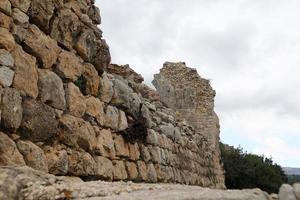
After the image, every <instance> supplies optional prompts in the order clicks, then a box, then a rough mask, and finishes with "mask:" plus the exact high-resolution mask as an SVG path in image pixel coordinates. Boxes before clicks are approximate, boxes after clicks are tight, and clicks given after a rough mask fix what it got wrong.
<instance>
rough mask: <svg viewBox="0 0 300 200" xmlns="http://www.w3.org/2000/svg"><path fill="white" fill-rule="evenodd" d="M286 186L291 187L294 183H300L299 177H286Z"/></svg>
mask: <svg viewBox="0 0 300 200" xmlns="http://www.w3.org/2000/svg"><path fill="white" fill-rule="evenodd" d="M287 177H288V184H290V185H293V184H294V183H300V175H287Z"/></svg>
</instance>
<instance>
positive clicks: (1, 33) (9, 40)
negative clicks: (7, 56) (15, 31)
mask: <svg viewBox="0 0 300 200" xmlns="http://www.w3.org/2000/svg"><path fill="white" fill-rule="evenodd" d="M15 47H16V42H15V39H14V37H13V36H12V34H11V33H10V32H9V31H8V30H7V29H6V28H1V27H0V48H2V49H5V50H7V51H9V52H10V51H12V50H13V49H14V48H15Z"/></svg>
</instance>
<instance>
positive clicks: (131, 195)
mask: <svg viewBox="0 0 300 200" xmlns="http://www.w3.org/2000/svg"><path fill="white" fill-rule="evenodd" d="M0 199H5V200H10V199H24V200H35V199H42V200H63V199H64V200H69V199H78V200H79V199H83V200H169V199H170V200H268V199H270V197H269V196H268V195H267V194H266V193H264V192H263V191H261V190H259V189H253V190H213V189H208V188H201V187H198V186H187V185H177V184H146V183H132V182H104V181H91V182H83V181H82V180H81V179H79V178H76V177H57V176H53V175H49V174H46V173H44V172H40V171H36V170H33V169H31V168H29V167H0Z"/></svg>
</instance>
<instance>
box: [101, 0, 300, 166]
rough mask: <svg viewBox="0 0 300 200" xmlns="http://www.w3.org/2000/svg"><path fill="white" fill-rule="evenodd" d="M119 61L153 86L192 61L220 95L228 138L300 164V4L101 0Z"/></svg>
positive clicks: (287, 0) (291, 0) (278, 0)
mask: <svg viewBox="0 0 300 200" xmlns="http://www.w3.org/2000/svg"><path fill="white" fill-rule="evenodd" d="M96 4H97V5H98V6H99V7H100V10H101V16H102V25H101V29H102V30H103V32H104V38H105V39H106V40H107V42H108V44H109V46H110V50H111V55H112V62H114V63H117V64H130V66H131V67H132V68H133V69H134V70H136V71H137V72H138V73H140V74H142V75H143V76H144V77H145V81H146V83H148V84H150V82H151V81H152V79H153V74H155V73H158V71H159V69H160V68H161V67H162V64H163V63H164V62H165V61H185V62H186V63H187V65H188V66H190V67H193V68H197V70H198V73H199V74H200V76H202V77H204V78H207V79H211V80H212V84H213V87H214V89H215V90H216V91H217V96H216V111H217V113H218V114H219V117H220V122H221V139H222V140H223V141H224V142H225V143H228V144H231V145H235V146H237V145H239V144H240V145H241V146H242V147H244V149H245V150H247V151H249V152H253V153H258V154H264V155H267V156H272V158H273V160H274V161H275V162H277V163H279V164H281V165H283V166H292V167H300V91H299V88H298V86H299V85H300V23H299V22H298V21H299V19H300V12H299V8H300V1H299V0H186V1H182V0H138V1H137V0H97V1H96Z"/></svg>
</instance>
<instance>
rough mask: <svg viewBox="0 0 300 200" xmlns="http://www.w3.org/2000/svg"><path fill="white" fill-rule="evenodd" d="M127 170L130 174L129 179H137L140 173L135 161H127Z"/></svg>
mask: <svg viewBox="0 0 300 200" xmlns="http://www.w3.org/2000/svg"><path fill="white" fill-rule="evenodd" d="M125 165H126V170H127V174H128V179H130V180H135V179H137V177H138V175H139V173H138V171H137V166H136V164H135V163H134V162H126V163H125Z"/></svg>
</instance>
